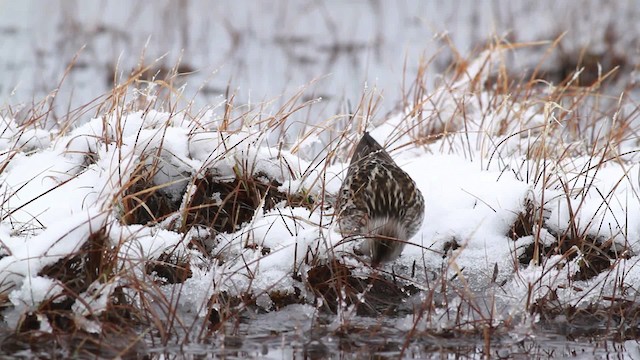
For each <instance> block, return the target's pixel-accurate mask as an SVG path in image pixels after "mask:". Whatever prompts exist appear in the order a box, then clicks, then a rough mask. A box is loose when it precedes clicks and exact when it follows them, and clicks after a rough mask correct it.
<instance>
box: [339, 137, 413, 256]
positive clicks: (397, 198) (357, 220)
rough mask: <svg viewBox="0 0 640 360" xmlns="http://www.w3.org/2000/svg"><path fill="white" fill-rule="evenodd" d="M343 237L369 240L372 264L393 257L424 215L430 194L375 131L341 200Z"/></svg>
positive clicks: (361, 147)
mask: <svg viewBox="0 0 640 360" xmlns="http://www.w3.org/2000/svg"><path fill="white" fill-rule="evenodd" d="M336 209H337V211H338V226H339V227H340V232H341V233H342V235H343V236H358V237H362V238H365V239H366V240H365V242H364V244H363V245H364V246H363V250H364V251H365V252H366V253H368V254H369V255H370V256H371V264H372V265H373V266H374V267H375V266H378V265H379V264H380V263H383V262H387V261H393V260H395V259H396V258H398V257H399V256H400V254H401V253H402V250H403V248H404V245H405V242H406V241H408V240H409V239H410V238H411V237H412V236H413V235H415V234H416V232H417V231H418V229H420V226H421V225H422V220H423V218H424V198H423V197H422V194H421V193H420V190H419V189H418V188H417V187H416V184H415V182H414V181H413V180H412V179H411V177H410V176H409V174H407V173H406V172H404V171H403V170H402V169H400V167H398V165H396V163H395V162H394V161H393V159H392V158H391V156H389V154H388V153H387V152H386V151H385V150H384V148H383V147H382V146H380V144H378V143H377V142H376V141H375V140H374V139H373V138H372V137H371V136H370V135H369V133H367V132H365V133H364V135H363V136H362V139H361V140H360V142H359V143H358V145H357V146H356V150H355V152H354V154H353V157H352V158H351V163H350V164H349V170H348V171H347V176H346V178H345V179H344V181H343V182H342V187H341V188H340V193H339V194H338V200H337V204H336Z"/></svg>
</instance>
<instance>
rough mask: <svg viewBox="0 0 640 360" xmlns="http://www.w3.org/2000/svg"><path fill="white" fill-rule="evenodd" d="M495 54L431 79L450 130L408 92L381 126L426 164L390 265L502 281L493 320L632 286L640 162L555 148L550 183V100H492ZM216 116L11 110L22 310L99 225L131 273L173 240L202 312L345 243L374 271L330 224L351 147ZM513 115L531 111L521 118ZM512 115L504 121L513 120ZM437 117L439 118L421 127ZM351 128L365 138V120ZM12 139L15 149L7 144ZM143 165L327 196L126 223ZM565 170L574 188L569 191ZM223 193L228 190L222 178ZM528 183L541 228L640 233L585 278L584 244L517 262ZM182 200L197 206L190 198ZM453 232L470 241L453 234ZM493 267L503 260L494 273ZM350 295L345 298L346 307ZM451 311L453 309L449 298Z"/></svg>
mask: <svg viewBox="0 0 640 360" xmlns="http://www.w3.org/2000/svg"><path fill="white" fill-rule="evenodd" d="M493 61H496V57H495V55H494V54H492V53H489V52H487V53H483V54H481V56H480V57H479V59H478V60H477V61H476V62H474V63H472V64H470V65H469V67H468V69H467V73H466V74H464V75H463V76H461V77H460V78H459V79H457V80H456V81H455V83H454V84H453V85H452V86H443V87H441V88H437V89H435V90H434V92H433V99H434V101H431V102H426V103H425V105H424V109H423V111H424V114H425V115H424V116H426V117H427V118H429V117H431V119H433V117H435V115H436V114H435V113H438V114H439V115H438V116H440V117H442V118H444V119H446V120H448V121H449V122H448V123H447V126H450V128H449V130H450V131H451V133H450V134H449V136H443V137H441V138H439V139H435V140H433V141H432V142H430V143H428V144H424V145H415V144H413V143H412V138H411V134H412V132H411V131H410V130H411V129H412V128H413V126H414V125H415V124H417V123H418V121H422V120H423V119H417V118H409V119H407V115H408V114H409V111H408V110H407V111H405V112H402V113H399V114H396V115H394V116H391V117H389V118H388V119H386V121H384V122H380V123H378V125H377V126H375V127H374V128H372V129H370V130H371V134H372V136H374V137H375V138H376V139H377V140H378V141H379V142H380V143H384V144H386V146H387V147H388V148H389V149H391V150H390V151H391V154H392V156H393V157H394V158H395V160H396V161H397V163H398V164H399V165H400V166H401V167H402V168H403V169H405V170H406V171H407V172H408V173H409V174H410V176H411V177H412V178H413V179H414V180H415V181H416V183H417V185H418V187H419V188H420V190H421V192H422V194H423V195H424V197H425V202H426V216H425V221H424V223H423V225H422V228H421V229H420V231H419V232H418V234H417V235H415V236H414V237H413V238H412V239H411V242H410V244H409V245H408V246H406V247H405V250H404V252H403V254H402V256H401V257H400V259H399V260H397V261H396V262H394V263H393V264H389V265H386V266H387V267H388V269H390V268H393V269H394V271H395V272H396V273H398V274H400V275H402V276H405V277H410V275H409V274H411V272H412V270H411V269H412V268H413V267H414V265H415V264H421V265H420V266H418V267H419V269H418V271H417V273H416V274H415V275H413V276H415V277H414V282H415V284H417V285H419V287H420V288H422V289H427V288H428V287H429V286H430V285H429V278H431V277H432V274H434V273H435V274H439V276H441V277H442V278H452V277H454V276H457V277H458V280H457V281H461V282H464V283H465V284H466V289H467V290H468V291H470V292H471V295H469V297H470V298H478V299H480V300H479V301H486V300H487V299H488V298H490V297H495V298H496V299H498V301H499V303H498V305H500V308H501V313H500V314H498V315H497V317H496V318H495V321H500V320H501V316H503V317H505V318H506V317H509V316H513V314H514V313H523V312H525V311H526V310H525V306H524V305H523V304H524V303H525V302H526V301H527V299H528V297H530V298H529V299H528V301H535V300H536V299H539V298H541V297H544V296H545V295H546V294H548V292H549V291H551V290H554V291H555V290H557V292H558V296H559V297H561V298H562V299H563V300H564V301H567V302H573V303H575V304H576V305H578V304H582V303H585V302H589V301H597V299H598V298H599V296H601V295H602V294H606V293H612V292H614V291H615V288H616V286H630V287H633V286H634V284H636V283H637V281H638V280H640V269H639V267H638V266H636V265H637V261H638V259H637V254H640V241H639V240H640V217H639V216H636V215H637V214H638V213H640V201H638V199H639V197H638V193H639V191H640V188H639V187H640V186H639V181H638V180H639V179H638V174H639V172H640V165H637V164H634V163H630V162H628V161H623V160H622V159H618V160H615V161H608V162H606V163H603V164H600V165H599V166H593V165H594V164H593V162H594V161H597V159H598V158H597V157H589V158H585V157H570V158H564V159H562V160H560V161H558V162H557V163H552V162H551V160H544V161H548V162H549V168H548V171H549V174H548V175H549V176H550V179H551V180H550V182H549V183H546V182H540V181H538V180H536V177H529V176H528V175H529V174H528V171H529V170H531V169H540V167H539V166H540V164H541V163H540V160H538V159H535V158H529V157H527V153H526V152H527V151H528V149H529V148H530V147H532V146H533V145H532V144H534V143H536V142H537V141H540V140H539V137H540V136H541V133H543V132H544V131H545V129H546V127H547V126H549V125H548V124H549V116H548V115H549V113H548V111H550V109H549V108H546V109H545V111H547V112H546V113H545V112H544V111H542V112H541V111H540V107H536V106H532V105H530V104H524V103H518V102H515V100H512V99H509V97H508V96H505V97H504V98H502V99H499V100H501V101H499V102H497V103H498V104H502V105H500V106H497V107H491V106H489V105H488V104H491V103H492V102H491V101H490V100H491V99H494V96H495V95H492V94H490V93H488V92H486V91H483V90H477V89H473V83H474V81H475V80H474V79H478V78H481V79H482V78H486V76H487V72H488V71H489V70H488V69H489V68H490V67H489V66H480V65H485V64H490V63H492V62H493ZM470 90H474V91H473V92H471V91H470ZM460 102H463V103H464V106H465V112H464V116H463V114H461V113H459V112H457V111H455V110H452V109H455V107H456V106H457V105H456V104H457V103H460ZM507 107H509V108H510V109H511V111H510V112H508V111H507V110H506V109H507ZM443 109H448V110H447V111H444V110H443ZM535 109H538V111H536V110H535ZM553 111H559V110H557V109H555V110H553ZM217 116H219V115H216V113H213V112H208V113H207V114H206V115H205V119H201V121H199V122H195V121H189V120H188V117H187V116H185V115H184V114H181V113H165V112H159V111H153V110H151V111H145V112H141V111H133V112H126V111H125V112H123V113H119V112H113V113H110V114H106V115H104V116H102V117H99V118H95V119H92V120H90V121H88V122H86V123H85V124H83V125H81V126H79V127H77V128H76V129H73V130H70V131H69V132H68V133H66V134H55V133H49V132H46V133H45V132H43V130H39V129H22V130H20V127H19V126H18V125H17V124H16V123H15V121H13V120H11V119H6V118H5V119H3V121H2V126H4V128H3V131H2V132H0V134H2V135H0V146H2V149H0V150H1V151H2V153H4V154H5V155H4V157H3V161H5V162H6V163H7V166H6V168H5V170H4V172H2V174H0V180H1V184H2V185H0V189H1V191H0V194H2V195H0V196H2V201H1V204H2V205H1V209H0V211H1V212H2V214H3V216H2V222H1V223H0V241H1V242H0V244H1V245H2V254H3V257H1V258H0V284H1V286H2V289H7V291H9V299H10V301H11V303H12V304H13V305H14V307H15V309H16V311H26V310H27V309H30V308H32V307H34V306H37V304H39V303H41V302H43V301H45V300H46V299H50V298H51V297H53V296H55V295H57V294H60V293H61V291H62V288H61V285H60V284H59V283H58V281H57V280H55V279H51V278H48V277H46V276H44V275H39V273H40V271H41V270H42V269H44V268H45V267H46V266H48V265H51V264H54V263H56V262H57V261H58V260H60V259H62V258H64V257H65V256H69V255H71V254H75V253H76V252H78V251H79V250H80V249H81V247H82V246H83V245H84V244H85V242H86V241H87V239H88V238H89V236H90V235H91V234H95V233H96V232H98V231H99V230H101V229H103V230H104V231H105V233H106V236H107V237H108V239H109V241H110V244H109V245H110V246H113V247H116V248H117V249H118V257H119V263H118V267H119V268H120V269H122V271H123V272H126V273H128V274H131V276H140V277H142V278H143V279H147V278H144V276H145V275H144V274H145V268H144V266H145V263H146V262H147V261H152V260H157V259H160V258H161V257H162V256H164V255H165V254H172V256H175V257H181V258H185V259H188V261H190V265H191V266H190V268H191V270H192V276H191V278H189V279H187V280H186V281H185V282H184V283H183V284H179V285H172V284H166V285H162V288H163V291H166V293H167V294H169V293H171V292H172V291H174V290H175V288H174V287H175V286H180V291H181V293H182V294H183V301H184V304H185V306H188V307H191V308H196V309H197V312H198V316H204V315H205V314H206V310H207V306H206V303H207V301H209V299H211V297H212V296H213V295H214V294H220V293H222V292H224V293H226V294H228V295H230V296H241V295H243V294H245V293H249V294H254V295H255V296H256V297H257V304H258V305H259V306H262V307H264V308H265V309H266V310H270V309H271V307H273V305H274V304H273V302H272V301H271V300H272V299H270V297H269V293H271V292H280V293H292V292H294V291H295V289H299V290H302V291H303V292H304V291H305V290H304V284H303V283H302V282H301V280H296V279H295V278H294V276H293V275H297V274H295V273H294V272H299V273H301V274H303V276H304V273H305V271H304V270H305V269H308V268H309V265H308V263H307V262H306V259H308V257H309V256H311V257H315V258H316V259H319V260H320V261H324V260H327V259H329V258H333V257H335V258H338V259H339V260H340V261H343V262H345V263H348V264H349V265H350V266H355V267H357V273H358V274H362V275H366V274H370V273H371V272H373V271H377V270H372V269H370V268H369V267H368V266H367V265H366V263H363V262H361V261H359V260H358V259H357V257H356V256H355V255H354V254H353V249H354V247H355V245H354V244H352V243H349V242H343V241H342V240H343V239H342V237H341V236H340V235H339V233H338V232H337V231H336V228H335V225H334V224H333V219H332V215H333V209H331V199H332V198H335V194H336V193H337V191H338V189H339V187H340V184H341V181H342V178H343V176H344V174H345V173H346V171H345V170H346V168H347V166H348V163H347V161H348V158H349V157H348V153H344V154H342V156H341V157H340V158H339V159H338V161H335V162H333V159H332V162H330V163H325V160H322V157H315V156H310V154H314V151H315V150H314V149H317V145H318V141H319V140H317V139H316V138H315V137H314V136H310V137H307V138H306V140H303V141H300V142H299V143H298V144H297V145H296V147H297V148H296V149H295V151H294V150H293V149H283V148H281V146H280V144H278V143H270V142H269V141H268V140H269V139H270V138H271V135H272V134H271V133H270V131H269V130H265V129H264V127H261V124H259V123H258V124H252V123H251V121H247V122H245V123H243V124H242V125H241V126H237V127H236V128H234V129H228V128H225V127H224V126H226V125H223V122H221V121H220V119H219V118H217ZM508 116H517V117H518V119H517V121H516V120H513V119H510V120H508V121H507V120H506V118H507V117H508ZM505 121H507V124H508V126H507V127H505V126H502V125H501V124H504V123H505ZM203 124H208V125H206V126H204V125H203ZM462 128H464V129H465V131H462V130H461V129H462ZM404 130H407V131H404ZM427 130H429V131H434V130H436V128H433V127H432V128H431V129H418V131H427ZM440 130H442V129H440ZM398 134H401V135H398ZM514 134H517V136H514ZM350 136H351V138H350V140H355V139H357V136H358V135H357V134H351V135H350ZM543 141H544V139H543ZM407 144H411V145H410V146H406V145H407ZM336 146H338V148H340V147H344V146H345V145H344V144H336ZM10 152H13V154H12V156H10V157H9V156H8V155H6V154H9V153H10ZM316 155H317V154H316ZM319 159H320V160H319ZM141 165H144V167H145V168H154V169H156V170H157V171H155V172H154V173H153V182H154V183H155V184H157V185H163V186H162V191H163V192H164V193H165V194H166V195H167V196H168V197H169V198H171V199H172V200H175V201H183V203H184V202H185V201H187V200H188V199H189V198H190V196H192V195H193V191H194V190H193V189H191V188H190V185H192V184H193V180H194V179H198V178H202V177H203V176H204V174H205V173H207V172H210V173H213V174H215V177H216V179H220V180H221V181H230V180H233V179H234V178H235V177H236V176H239V175H243V174H249V175H256V176H259V177H261V178H262V179H266V180H275V181H277V182H278V183H280V184H282V185H281V186H279V188H278V189H279V190H280V191H283V192H286V193H290V194H294V193H297V192H300V191H303V192H304V193H305V194H308V195H310V196H311V197H312V198H314V199H316V201H318V202H321V201H322V199H327V200H328V201H327V203H326V204H322V203H317V204H314V206H313V207H310V208H306V207H290V206H287V205H286V203H280V204H276V206H275V208H273V209H270V210H268V211H264V210H263V209H262V208H261V207H259V208H258V209H257V210H256V211H255V214H254V216H253V219H252V220H251V221H249V222H247V223H245V224H242V226H241V227H240V228H239V229H237V231H235V232H233V233H214V232H209V233H207V231H206V230H203V229H192V230H191V231H188V232H186V233H181V232H180V231H179V229H178V228H177V227H176V226H175V225H172V224H175V223H176V221H174V220H178V221H177V222H178V223H179V222H180V221H179V220H181V219H182V216H184V215H183V214H182V213H179V214H174V215H172V217H170V218H169V219H167V220H165V221H162V222H160V223H158V224H145V225H141V224H131V225H126V224H124V223H123V221H122V219H121V218H122V215H123V211H124V210H123V205H122V200H121V199H122V195H123V186H124V185H125V184H127V183H128V182H129V181H130V180H131V178H132V177H133V176H135V175H136V171H139V169H140V167H141ZM137 169H138V170H137ZM561 184H565V185H566V187H567V189H571V191H572V193H571V194H569V195H568V196H565V194H564V192H563V191H562V190H563V188H562V186H561ZM545 185H549V186H546V187H545ZM213 197H214V199H215V200H218V201H222V199H221V198H220V194H219V193H216V194H214V195H213ZM543 199H544V203H543ZM527 201H532V202H533V203H535V204H536V205H537V206H542V207H543V209H542V210H544V211H543V212H544V213H545V215H544V216H545V221H546V225H547V227H548V229H538V230H539V233H540V234H539V236H540V239H541V241H542V244H543V245H544V244H548V243H549V241H550V239H551V238H552V235H551V234H550V233H549V230H552V231H555V232H557V233H561V232H563V231H565V230H567V229H568V228H569V227H570V226H571V219H572V218H575V219H577V220H576V221H575V226H576V230H577V231H578V232H580V233H584V234H589V235H592V236H593V237H594V238H598V239H602V238H603V239H613V240H614V243H615V244H616V245H618V246H619V247H620V248H621V249H623V248H625V247H628V248H629V249H630V250H631V253H630V257H629V258H628V259H627V260H623V261H619V262H616V263H615V264H613V266H612V269H610V270H605V271H603V272H602V273H600V274H599V275H597V276H595V277H594V278H592V279H590V280H572V283H571V285H572V286H569V284H568V281H569V280H568V279H570V278H571V276H573V275H575V274H576V272H577V271H578V269H579V263H580V261H581V260H582V258H581V256H582V254H578V255H579V256H578V257H576V258H574V259H567V258H566V257H564V256H561V255H554V256H550V257H548V258H545V259H543V261H541V262H540V263H534V262H531V263H530V264H524V265H520V264H518V256H519V255H521V254H522V252H523V248H524V246H527V245H529V244H531V243H533V241H534V236H523V237H522V238H520V239H518V240H516V241H514V240H513V239H511V238H510V237H509V231H510V228H511V226H512V225H513V224H514V221H515V220H516V218H517V217H518V215H519V214H520V213H522V212H523V211H525V204H526V202H527ZM181 210H182V211H186V209H185V207H184V205H183V207H182V208H181ZM203 234H208V235H207V236H211V237H213V239H212V241H209V244H208V247H209V248H208V250H207V251H208V252H209V253H208V254H199V253H198V252H197V251H196V250H194V249H192V248H191V247H190V242H191V240H192V239H193V238H196V237H200V236H203ZM451 243H455V244H457V246H458V247H457V248H455V249H449V250H447V249H446V247H447V244H451ZM560 265H562V266H560ZM443 269H444V273H443V274H440V272H441V271H442V270H443ZM496 269H497V278H496V279H492V278H493V277H494V272H495V271H496ZM615 274H623V275H615ZM127 281H128V280H127V279H125V278H123V277H116V278H115V279H112V280H110V281H109V282H106V283H101V282H99V281H97V282H95V283H93V284H91V286H90V287H89V289H88V290H87V291H86V292H84V293H82V294H79V298H78V300H77V301H76V302H75V304H74V305H73V310H74V312H75V313H76V315H77V316H78V317H80V318H86V319H84V320H82V321H80V320H79V322H80V323H81V324H83V325H82V326H83V327H84V328H86V329H87V330H88V331H93V332H95V331H99V325H98V324H96V323H94V322H92V321H91V320H90V319H89V318H90V317H91V316H94V315H97V314H100V313H101V312H104V311H105V309H106V307H107V302H108V296H109V295H110V294H111V293H112V292H113V291H114V289H115V287H117V286H121V285H126V284H127ZM492 281H495V282H496V283H504V284H505V285H504V286H502V288H501V289H500V291H498V290H496V289H495V288H490V290H491V291H488V290H487V284H490V283H491V282H492ZM576 289H581V290H576ZM530 291H531V292H532V293H531V294H529V292H530ZM461 301H463V299H462V298H457V299H454V300H452V301H450V302H449V304H448V306H449V308H455V307H456V306H457V305H458V304H460V302H461ZM303 309H305V308H303ZM352 310H353V309H346V310H345V312H344V313H343V314H342V315H345V316H347V315H349V314H350V312H351V311H352ZM305 311H306V310H305ZM341 311H342V310H341ZM437 311H438V312H440V313H441V314H440V315H442V317H444V314H445V313H446V311H447V309H446V308H445V309H438V310H437ZM478 311H479V312H480V313H478V314H469V316H470V317H471V318H478V317H482V316H485V315H487V314H486V313H483V311H488V310H487V309H484V310H482V309H480V310H478ZM349 316H351V315H349ZM440 318H441V316H435V317H432V318H430V319H431V320H425V321H435V323H433V324H423V325H424V326H429V327H436V328H442V327H447V326H453V324H451V323H448V322H447V321H444V322H442V321H440V320H438V319H440ZM433 319H436V320H433ZM85 320H86V321H85ZM407 321H408V322H411V321H412V320H411V321H409V319H403V320H401V321H400V326H401V327H403V326H404V327H409V328H410V327H411V326H412V325H411V324H408V323H407ZM449 321H453V320H449Z"/></svg>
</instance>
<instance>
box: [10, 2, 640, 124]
mask: <svg viewBox="0 0 640 360" xmlns="http://www.w3.org/2000/svg"><path fill="white" fill-rule="evenodd" d="M638 19H640V1H637V0H620V1H613V0H612V1H595V0H592V1H557V0H540V1H526V0H505V1H462V0H453V1H420V0H399V1H382V0H360V1H356V0H351V1H344V0H326V1H316V0H309V1H298V0H296V1H293V0H270V1H208V0H174V1H169V0H165V1H160V0H156V1H128V0H109V1H106V0H105V1H82V0H78V1H74V0H57V1H56V0H23V1H13V0H0V106H2V107H4V108H6V107H7V106H9V107H11V108H12V109H13V110H14V111H15V109H19V108H20V106H21V105H20V104H23V106H32V105H33V104H34V103H37V102H39V101H41V100H43V99H44V98H47V97H48V100H49V102H51V101H52V100H53V99H54V98H53V97H52V96H53V95H55V103H54V105H53V107H52V111H54V112H56V113H59V114H64V113H67V112H68V111H69V110H70V109H74V108H76V107H80V106H82V105H84V104H87V103H89V102H90V101H92V100H93V99H95V98H97V97H99V96H100V95H102V94H104V93H105V92H107V91H109V90H110V89H112V87H113V84H114V81H115V82H121V81H122V80H123V79H126V78H127V77H128V76H129V74H130V73H131V71H132V70H134V69H136V68H140V65H143V66H149V67H150V68H149V70H148V71H147V72H146V73H145V75H144V76H146V77H148V79H159V78H162V77H163V76H166V74H167V73H169V72H171V70H172V69H175V70H177V72H178V73H180V74H181V75H180V76H179V77H178V78H174V80H176V82H175V83H174V85H175V86H176V87H177V88H180V87H181V86H184V88H182V89H183V90H184V95H185V99H186V100H187V101H191V102H192V103H193V104H194V105H195V106H196V108H199V107H203V106H207V105H209V104H214V103H219V102H220V101H221V99H222V97H221V95H222V96H223V94H225V93H227V92H229V93H235V102H236V103H241V104H248V103H250V104H259V103H262V102H265V101H270V103H271V104H272V105H274V106H278V105H279V104H282V103H284V102H286V100H287V99H288V98H289V97H290V96H291V95H292V94H294V93H296V92H297V91H299V90H300V89H301V88H303V87H306V89H305V92H304V95H303V99H313V98H318V97H321V98H322V101H320V102H318V103H316V104H314V105H313V116H314V117H320V118H327V117H330V116H332V115H333V114H337V113H340V112H344V111H345V108H346V105H345V104H346V102H347V101H349V102H350V103H358V101H359V99H360V97H361V96H362V94H363V93H364V92H366V91H369V92H374V93H378V94H381V96H382V97H381V100H380V101H381V102H380V107H379V109H378V114H377V115H379V116H383V115H384V114H386V113H387V112H389V111H392V110H393V109H394V108H396V107H397V106H398V105H399V104H400V100H401V98H402V94H403V91H405V90H406V88H407V87H408V85H409V84H410V83H411V82H412V81H413V80H414V79H415V76H416V73H417V71H418V66H419V63H420V60H421V59H423V60H424V61H428V62H430V63H431V65H430V66H429V67H428V70H429V72H430V74H427V76H428V81H427V83H433V81H437V79H438V76H439V74H441V73H442V72H444V71H445V70H446V69H447V67H448V66H449V65H451V64H452V63H453V62H455V61H457V60H458V57H459V56H460V57H462V58H466V57H467V56H468V55H469V54H470V52H471V51H474V50H481V49H482V48H484V47H485V46H486V45H487V44H488V43H491V42H492V41H495V40H496V39H502V40H506V41H509V42H512V43H518V42H532V41H540V40H554V39H556V38H558V37H559V36H560V35H561V34H564V37H563V38H562V41H561V43H560V45H559V46H557V49H556V51H554V53H553V55H552V56H550V57H548V58H546V60H545V61H544V62H543V70H544V71H545V73H546V74H548V79H549V80H550V81H559V80H560V79H561V78H562V77H563V76H566V75H567V74H568V73H570V72H571V71H574V70H575V69H576V68H577V67H578V66H579V65H585V66H590V69H591V71H594V72H597V71H604V72H606V71H607V70H608V69H611V68H613V67H615V66H619V67H620V71H619V73H620V74H622V76H623V77H624V79H625V81H624V82H625V84H626V85H625V86H629V84H632V85H633V84H635V83H636V82H637V79H638V72H637V71H636V69H637V67H638V63H639V61H638V58H639V56H638V55H639V53H640V45H639V44H640V26H639V25H638V21H637V20H638ZM548 48H549V45H548V44H547V45H538V46H531V47H529V48H527V49H526V51H523V52H522V53H521V54H520V55H517V54H516V55H514V56H513V59H514V62H513V68H512V70H513V71H514V72H522V74H526V73H527V72H530V71H531V69H532V68H533V67H535V66H537V65H538V64H539V63H540V62H541V59H542V58H543V55H544V54H545V52H546V51H547V50H548ZM56 90H57V91H56ZM54 91H55V92H54Z"/></svg>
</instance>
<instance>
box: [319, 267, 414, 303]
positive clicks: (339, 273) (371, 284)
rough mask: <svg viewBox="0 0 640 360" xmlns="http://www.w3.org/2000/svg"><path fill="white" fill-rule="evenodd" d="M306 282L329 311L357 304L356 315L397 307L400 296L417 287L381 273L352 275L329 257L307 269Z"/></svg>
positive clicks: (346, 268)
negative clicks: (400, 283) (363, 275)
mask: <svg viewBox="0 0 640 360" xmlns="http://www.w3.org/2000/svg"><path fill="white" fill-rule="evenodd" d="M307 286H308V287H309V288H310V289H311V290H312V291H313V293H314V294H315V296H316V298H317V299H322V303H323V304H325V305H326V306H327V307H328V309H329V310H330V311H332V312H336V311H337V309H338V307H340V306H344V305H346V306H350V305H356V306H357V313H358V315H363V316H377V315H380V314H387V315H388V314H390V313H393V312H395V311H396V310H397V308H398V306H399V305H400V304H401V303H402V301H403V300H405V299H406V298H408V297H409V296H411V295H413V294H415V293H417V292H418V291H419V290H418V289H417V288H416V287H414V286H411V285H404V286H403V285H399V284H397V283H395V282H392V281H390V280H388V279H385V278H382V277H381V276H379V275H378V276H376V275H371V276H370V277H368V278H360V277H357V276H354V275H353V273H352V268H350V267H348V266H346V265H344V264H342V263H340V262H339V261H337V260H332V261H330V262H328V263H327V264H323V265H318V266H315V267H313V268H311V269H310V270H308V271H307Z"/></svg>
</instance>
